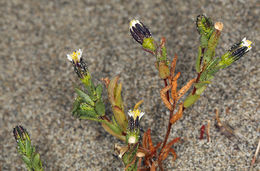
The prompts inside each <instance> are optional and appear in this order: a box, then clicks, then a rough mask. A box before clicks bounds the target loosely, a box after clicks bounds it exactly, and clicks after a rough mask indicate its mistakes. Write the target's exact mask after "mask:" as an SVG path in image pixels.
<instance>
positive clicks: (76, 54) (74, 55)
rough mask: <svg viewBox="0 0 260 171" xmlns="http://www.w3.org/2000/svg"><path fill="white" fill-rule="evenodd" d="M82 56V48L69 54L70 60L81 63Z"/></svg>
mask: <svg viewBox="0 0 260 171" xmlns="http://www.w3.org/2000/svg"><path fill="white" fill-rule="evenodd" d="M81 56H82V50H81V49H79V50H77V51H74V52H73V53H72V54H67V58H68V60H69V61H71V62H74V63H79V62H80V58H81Z"/></svg>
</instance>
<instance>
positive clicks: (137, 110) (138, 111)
mask: <svg viewBox="0 0 260 171" xmlns="http://www.w3.org/2000/svg"><path fill="white" fill-rule="evenodd" d="M132 112H133V114H134V120H136V118H137V116H140V113H141V111H140V110H139V109H135V110H133V111H132Z"/></svg>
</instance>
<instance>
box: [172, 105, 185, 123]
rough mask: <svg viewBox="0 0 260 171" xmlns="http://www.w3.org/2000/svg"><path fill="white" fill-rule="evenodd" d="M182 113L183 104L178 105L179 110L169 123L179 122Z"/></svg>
mask: <svg viewBox="0 0 260 171" xmlns="http://www.w3.org/2000/svg"><path fill="white" fill-rule="evenodd" d="M182 113H183V103H181V104H179V109H178V111H177V112H176V113H175V115H173V116H172V118H171V120H170V123H171V124H174V123H175V122H176V121H177V120H179V119H180V118H181V117H182Z"/></svg>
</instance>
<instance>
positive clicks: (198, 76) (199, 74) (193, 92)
mask: <svg viewBox="0 0 260 171" xmlns="http://www.w3.org/2000/svg"><path fill="white" fill-rule="evenodd" d="M201 73H202V72H199V73H198V75H197V78H196V81H195V83H198V82H199V80H200V76H201ZM196 90H197V88H196V87H195V86H194V87H193V90H192V95H194V94H195V93H196Z"/></svg>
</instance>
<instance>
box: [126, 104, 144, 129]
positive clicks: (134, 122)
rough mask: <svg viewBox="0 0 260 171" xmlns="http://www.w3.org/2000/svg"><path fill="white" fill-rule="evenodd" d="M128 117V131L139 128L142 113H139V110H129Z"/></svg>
mask: <svg viewBox="0 0 260 171" xmlns="http://www.w3.org/2000/svg"><path fill="white" fill-rule="evenodd" d="M128 116H129V117H130V119H129V122H128V127H129V130H130V131H134V130H137V129H138V128H139V121H140V120H141V118H142V117H143V116H144V112H141V111H140V110H139V109H134V110H129V111H128Z"/></svg>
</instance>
